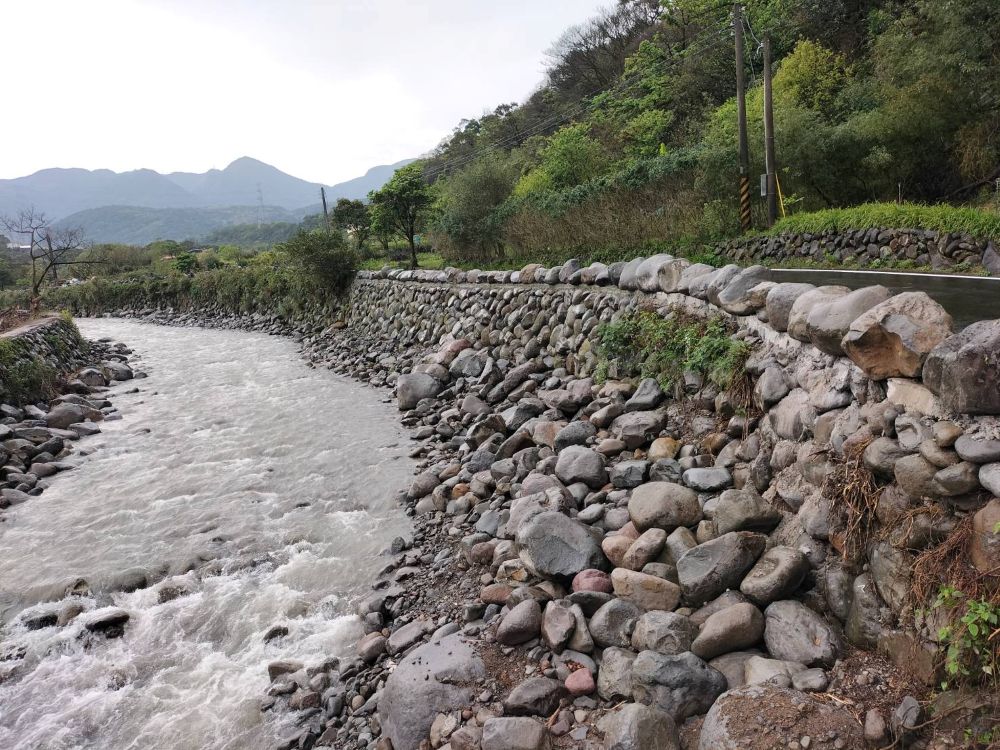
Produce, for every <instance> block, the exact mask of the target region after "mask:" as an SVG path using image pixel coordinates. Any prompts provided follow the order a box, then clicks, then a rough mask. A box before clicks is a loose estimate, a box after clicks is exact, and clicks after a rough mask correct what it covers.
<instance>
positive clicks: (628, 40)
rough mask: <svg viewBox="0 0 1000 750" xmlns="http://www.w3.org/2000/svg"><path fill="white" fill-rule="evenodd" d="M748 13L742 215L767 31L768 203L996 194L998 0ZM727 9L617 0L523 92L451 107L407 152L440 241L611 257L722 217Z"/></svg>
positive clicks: (491, 255) (778, 0)
mask: <svg viewBox="0 0 1000 750" xmlns="http://www.w3.org/2000/svg"><path fill="white" fill-rule="evenodd" d="M743 25H744V31H743V35H744V36H745V38H746V45H745V48H744V50H745V56H744V59H743V60H741V61H740V67H742V69H743V71H744V73H745V76H746V81H747V87H748V90H747V96H746V113H747V120H748V140H749V169H748V174H749V177H750V182H751V185H752V189H753V193H754V196H753V201H752V203H753V205H752V220H753V226H754V228H755V229H758V230H760V229H765V228H766V227H767V224H768V217H767V216H766V214H765V210H764V203H763V201H762V200H761V199H760V198H759V197H757V195H756V192H757V191H756V183H757V179H758V176H759V175H761V174H763V173H764V172H765V164H764V148H763V147H764V140H765V139H764V122H763V109H764V93H763V85H762V83H763V82H762V76H761V71H762V69H763V63H764V60H763V55H762V47H763V45H762V44H759V42H761V41H763V40H764V39H765V38H766V37H770V40H771V43H772V50H773V56H772V58H773V70H774V78H773V101H774V141H775V143H776V148H777V159H776V164H777V170H776V176H777V181H778V184H779V187H780V192H781V196H782V198H783V203H784V206H783V209H782V210H783V211H785V212H787V213H788V214H789V215H800V214H801V213H802V212H813V211H821V210H827V209H838V208H843V207H852V206H859V205H861V204H868V203H891V204H895V203H897V201H899V200H900V199H902V201H905V202H908V203H914V204H922V205H927V204H940V203H947V204H952V205H964V206H969V205H971V206H975V207H980V208H982V209H984V210H986V211H993V212H995V211H996V210H997V208H998V207H1000V199H998V198H997V197H996V192H995V184H994V182H995V180H997V179H998V178H1000V41H998V40H1000V33H998V31H1000V4H998V3H997V2H996V0H965V1H964V2H961V3H950V2H948V3H946V2H941V1H940V0H851V2H786V1H785V0H754V1H753V2H747V3H745V14H744V24H743ZM732 27H733V19H732V4H731V3H720V2H717V0H670V1H669V2H662V3H661V2H659V1H658V0H620V1H619V2H618V3H615V4H609V6H608V8H607V9H606V10H605V11H603V12H602V13H601V14H600V15H599V16H597V17H595V18H593V19H591V20H590V21H588V22H586V23H584V24H581V25H579V26H575V27H572V28H570V29H568V30H567V31H566V33H565V34H564V35H563V36H562V37H560V38H559V39H558V40H557V41H556V43H555V44H554V45H553V46H552V48H551V49H550V50H549V52H548V56H549V60H548V70H547V76H546V80H545V82H544V83H543V85H542V86H540V87H539V88H538V90H537V91H536V92H535V93H533V94H532V95H531V96H530V97H529V98H528V99H527V100H526V101H525V102H523V103H520V104H501V105H500V106H498V107H497V108H496V109H495V110H494V111H493V112H490V113H487V114H485V115H481V116H477V117H472V118H469V119H465V120H462V121H461V122H460V123H459V124H458V126H457V127H456V128H455V130H454V132H453V133H452V135H451V137H449V138H448V139H447V140H445V141H444V142H443V143H442V144H441V145H440V146H439V147H438V148H437V149H436V150H435V151H434V152H433V153H432V154H431V155H430V157H428V158H427V159H425V160H423V161H422V167H423V174H424V177H425V180H426V181H427V182H429V183H432V184H433V187H432V190H433V192H434V194H435V211H434V212H433V213H432V214H429V215H428V217H427V219H428V221H427V226H426V227H425V232H426V235H427V236H428V237H429V239H430V241H431V242H432V243H433V245H434V246H435V248H436V249H438V250H439V251H440V253H441V254H442V255H444V257H445V259H446V260H447V261H449V262H489V261H492V260H495V259H496V258H497V257H499V256H504V255H506V256H508V257H511V256H516V257H522V258H528V259H531V260H537V259H539V258H541V257H545V258H547V259H549V260H551V259H554V258H558V259H565V258H569V257H582V256H585V255H590V256H591V257H593V256H595V255H600V256H601V257H605V258H608V257H630V255H631V254H634V253H635V252H636V251H637V250H641V251H646V250H661V249H669V250H671V251H673V250H676V249H677V248H678V247H685V246H686V247H692V246H695V247H697V246H701V247H705V246H708V245H712V244H714V243H715V242H718V241H719V240H722V239H725V238H728V237H732V236H735V235H737V234H738V233H739V232H740V222H739V212H738V181H739V168H738V155H737V152H738V147H737V143H738V138H737V121H738V117H737V102H736V98H735V94H736V85H735V81H736V68H737V64H736V60H735V55H734V44H733V42H734V40H733V36H734V35H733V28H732ZM778 215H779V216H780V215H781V211H779V213H778Z"/></svg>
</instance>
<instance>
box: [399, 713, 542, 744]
mask: <svg viewBox="0 0 1000 750" xmlns="http://www.w3.org/2000/svg"><path fill="white" fill-rule="evenodd" d="M551 746H552V744H551V741H550V739H549V733H548V732H547V731H546V730H545V725H544V724H542V723H541V722H539V721H536V720H535V719H530V718H528V717H507V716H501V717H498V718H495V719H487V720H486V723H485V724H483V737H482V750H548V749H549V748H550V747H551ZM392 747H393V750H397V748H396V745H395V743H393V746H392Z"/></svg>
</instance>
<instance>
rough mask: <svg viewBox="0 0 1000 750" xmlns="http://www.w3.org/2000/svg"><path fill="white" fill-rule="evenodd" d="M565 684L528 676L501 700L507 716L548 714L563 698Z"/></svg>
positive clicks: (567, 695) (565, 691) (566, 692)
mask: <svg viewBox="0 0 1000 750" xmlns="http://www.w3.org/2000/svg"><path fill="white" fill-rule="evenodd" d="M568 697H569V692H568V691H567V690H566V686H565V685H563V684H562V683H561V682H559V680H553V679H550V678H548V677H529V678H528V679H526V680H525V681H524V682H522V683H520V684H519V685H517V686H516V687H515V688H514V689H513V690H511V691H510V695H508V696H507V698H506V699H505V700H504V702H503V710H504V713H506V714H507V715H508V716H549V715H550V714H551V713H553V712H554V711H555V710H556V709H557V708H559V703H560V701H562V700H563V699H564V698H568Z"/></svg>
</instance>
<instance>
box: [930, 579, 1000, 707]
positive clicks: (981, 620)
mask: <svg viewBox="0 0 1000 750" xmlns="http://www.w3.org/2000/svg"><path fill="white" fill-rule="evenodd" d="M932 608H933V609H944V610H945V611H946V612H947V613H948V616H949V618H950V624H948V625H945V626H943V627H941V628H940V629H939V631H938V640H940V641H941V643H943V644H945V645H946V646H947V651H946V653H945V663H944V669H945V674H946V676H947V678H946V681H945V683H944V684H943V685H942V687H943V688H944V689H947V687H948V683H949V682H952V683H986V682H989V683H992V684H994V685H996V684H997V683H998V680H1000V643H998V642H997V640H998V638H1000V635H998V634H1000V602H997V601H991V600H987V598H985V597H984V598H980V599H973V598H970V597H968V596H966V594H965V593H963V592H962V591H961V590H959V589H958V588H956V587H954V586H941V587H940V589H939V590H938V594H937V598H936V599H935V600H934V603H933V605H932Z"/></svg>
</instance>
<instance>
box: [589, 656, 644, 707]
mask: <svg viewBox="0 0 1000 750" xmlns="http://www.w3.org/2000/svg"><path fill="white" fill-rule="evenodd" d="M635 657H636V654H635V653H634V652H633V651H629V650H628V649H624V648H619V647H617V646H609V647H608V648H605V649H604V652H603V653H602V654H601V669H600V671H598V673H597V694H598V695H600V696H601V697H602V698H604V700H606V701H620V700H624V699H626V698H631V697H632V664H633V663H634V662H635Z"/></svg>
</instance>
